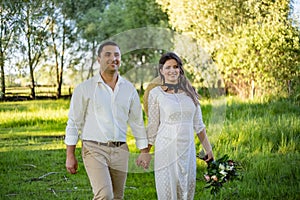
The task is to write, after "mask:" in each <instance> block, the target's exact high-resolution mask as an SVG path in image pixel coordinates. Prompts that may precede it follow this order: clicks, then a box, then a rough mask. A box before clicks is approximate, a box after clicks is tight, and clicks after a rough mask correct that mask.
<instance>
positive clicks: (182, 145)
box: [147, 86, 205, 200]
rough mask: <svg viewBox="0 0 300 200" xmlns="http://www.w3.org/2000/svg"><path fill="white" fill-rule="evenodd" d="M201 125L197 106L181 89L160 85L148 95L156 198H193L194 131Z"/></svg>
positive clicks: (194, 176)
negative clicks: (170, 89)
mask: <svg viewBox="0 0 300 200" xmlns="http://www.w3.org/2000/svg"><path fill="white" fill-rule="evenodd" d="M204 127H205V125H204V123H203V121H202V113H201V108H200V106H197V107H196V106H195V104H194V103H193V101H192V99H191V98H190V97H189V96H187V95H186V94H185V93H177V94H170V93H166V92H164V91H163V90H162V88H161V87H160V86H158V87H155V88H153V89H152V90H151V91H150V92H149V97H148V126H147V134H148V139H149V143H150V144H152V145H154V146H155V155H154V169H155V183H156V191H157V195H158V199H160V200H168V199H172V200H179V199H184V200H186V199H188V200H190V199H193V198H194V193H195V186H196V152H195V143H194V138H195V134H194V133H195V132H196V133H199V132H200V131H201V130H202V129H203V128H204Z"/></svg>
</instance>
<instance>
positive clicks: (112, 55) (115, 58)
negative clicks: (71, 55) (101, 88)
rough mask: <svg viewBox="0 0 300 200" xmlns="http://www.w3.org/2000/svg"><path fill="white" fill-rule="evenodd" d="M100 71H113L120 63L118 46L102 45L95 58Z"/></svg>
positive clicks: (116, 69)
mask: <svg viewBox="0 0 300 200" xmlns="http://www.w3.org/2000/svg"><path fill="white" fill-rule="evenodd" d="M97 60H98V63H99V64H100V70H101V72H108V73H114V72H116V71H118V69H119V67H120V65H121V52H120V49H119V47H117V46H113V45H107V46H104V47H103V49H102V52H101V54H100V55H99V56H98V58H97Z"/></svg>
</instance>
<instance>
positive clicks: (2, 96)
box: [0, 51, 5, 99]
mask: <svg viewBox="0 0 300 200" xmlns="http://www.w3.org/2000/svg"><path fill="white" fill-rule="evenodd" d="M3 56H4V55H3V52H2V51H1V52H0V65H1V93H2V95H0V96H1V98H3V99H4V98H5V74H4V57H3Z"/></svg>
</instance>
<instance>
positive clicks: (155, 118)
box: [147, 91, 160, 145]
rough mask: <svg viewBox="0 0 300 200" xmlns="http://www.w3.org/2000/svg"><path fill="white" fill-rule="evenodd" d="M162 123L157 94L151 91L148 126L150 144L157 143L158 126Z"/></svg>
mask: <svg viewBox="0 0 300 200" xmlns="http://www.w3.org/2000/svg"><path fill="white" fill-rule="evenodd" d="M159 124H160V113H159V104H158V101H157V95H156V94H154V93H153V92H152V91H150V93H149V96H148V126H147V136H148V142H149V144H151V145H153V144H154V143H155V139H156V135H157V131H158V126H159Z"/></svg>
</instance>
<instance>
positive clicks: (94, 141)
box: [65, 41, 151, 199]
mask: <svg viewBox="0 0 300 200" xmlns="http://www.w3.org/2000/svg"><path fill="white" fill-rule="evenodd" d="M97 60H98V62H99V64H100V73H99V74H97V75H96V76H94V77H92V78H91V79H89V80H86V81H84V82H83V83H81V84H79V85H78V86H77V87H76V88H75V90H74V93H73V95H72V99H71V103H70V110H69V115H68V117H69V119H68V123H67V127H66V138H65V143H66V145H67V150H66V151H67V155H66V168H67V170H68V172H70V173H71V174H75V173H76V171H77V166H78V163H77V159H76V156H75V148H76V144H77V142H78V135H79V134H80V133H81V140H82V158H83V162H84V166H85V169H86V171H87V174H88V177H89V180H90V183H91V186H92V188H93V193H94V199H123V196H124V188H125V182H126V177H127V169H128V159H129V151H128V146H127V144H126V132H127V125H128V124H129V125H130V127H131V129H132V132H133V135H134V137H135V140H136V146H137V148H139V149H140V150H141V154H140V155H139V157H138V159H137V161H136V163H137V165H139V166H142V167H144V168H147V167H148V165H149V162H150V159H151V156H150V154H149V153H148V140H147V135H146V132H145V127H144V122H143V117H142V109H141V104H140V100H139V96H138V93H137V91H136V89H135V88H134V86H133V85H132V84H131V83H130V82H128V81H127V80H125V79H123V78H122V77H121V76H120V75H119V72H118V69H119V67H120V64H121V52H120V48H119V46H118V45H117V44H116V43H114V42H112V41H107V42H104V43H103V44H101V45H100V47H99V49H98V59H97Z"/></svg>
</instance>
